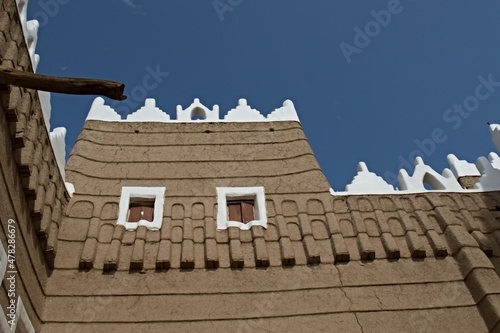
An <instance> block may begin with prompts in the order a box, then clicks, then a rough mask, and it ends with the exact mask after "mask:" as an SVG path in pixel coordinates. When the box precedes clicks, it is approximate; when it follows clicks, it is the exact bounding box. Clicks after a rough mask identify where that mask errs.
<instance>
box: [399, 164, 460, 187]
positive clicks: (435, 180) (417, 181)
mask: <svg viewBox="0 0 500 333" xmlns="http://www.w3.org/2000/svg"><path fill="white" fill-rule="evenodd" d="M398 181H399V186H400V187H401V190H404V191H415V192H420V191H426V188H425V186H424V183H427V184H429V185H430V186H431V187H432V189H433V190H448V191H461V190H462V187H461V186H460V184H459V183H458V181H457V180H456V179H455V176H454V174H453V172H452V171H451V170H450V169H445V170H444V171H443V174H442V175H440V174H439V173H437V172H436V171H434V169H432V168H431V167H430V166H428V165H426V164H425V163H424V160H423V159H422V158H421V157H420V156H419V157H417V158H416V159H415V171H414V172H413V176H411V177H410V176H409V175H408V173H407V172H406V170H404V169H402V170H400V171H399V174H398Z"/></svg>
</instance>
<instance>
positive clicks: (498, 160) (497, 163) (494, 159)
mask: <svg viewBox="0 0 500 333" xmlns="http://www.w3.org/2000/svg"><path fill="white" fill-rule="evenodd" d="M488 159H489V160H490V163H491V166H492V167H494V168H496V169H499V170H500V157H499V156H498V155H497V154H496V153H489V155H488Z"/></svg>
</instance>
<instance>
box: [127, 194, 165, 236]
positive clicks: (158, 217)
mask: <svg viewBox="0 0 500 333" xmlns="http://www.w3.org/2000/svg"><path fill="white" fill-rule="evenodd" d="M130 199H153V200H154V201H155V205H154V213H153V214H154V217H153V221H152V222H150V221H147V220H140V221H138V222H128V213H129V208H130ZM164 203H165V187H131V186H124V187H122V195H121V198H120V206H119V213H118V222H117V224H118V225H123V226H124V227H125V229H127V230H135V229H137V228H138V227H139V226H145V227H146V228H148V229H150V230H158V229H160V228H161V225H162V222H163V206H164Z"/></svg>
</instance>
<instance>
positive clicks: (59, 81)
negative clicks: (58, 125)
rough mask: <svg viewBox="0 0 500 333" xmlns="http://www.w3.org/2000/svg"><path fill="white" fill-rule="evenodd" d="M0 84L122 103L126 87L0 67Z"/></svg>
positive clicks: (108, 82)
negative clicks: (94, 97) (93, 96)
mask: <svg viewBox="0 0 500 333" xmlns="http://www.w3.org/2000/svg"><path fill="white" fill-rule="evenodd" d="M0 84H11V85H14V86H18V87H24V88H29V89H36V90H42V91H50V92H56V93H62V94H74V95H102V96H106V97H109V98H111V99H115V100H119V101H122V100H124V99H126V98H127V96H124V95H123V90H124V89H125V85H124V84H123V83H120V82H114V81H107V80H98V79H85V78H70V77H57V76H48V75H41V74H34V73H30V72H24V71H20V70H17V69H12V68H8V67H5V66H0Z"/></svg>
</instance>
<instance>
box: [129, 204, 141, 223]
mask: <svg viewBox="0 0 500 333" xmlns="http://www.w3.org/2000/svg"><path fill="white" fill-rule="evenodd" d="M141 208H142V207H139V206H135V207H130V210H129V215H128V221H129V222H139V220H140V219H141V211H142V210H141Z"/></svg>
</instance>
